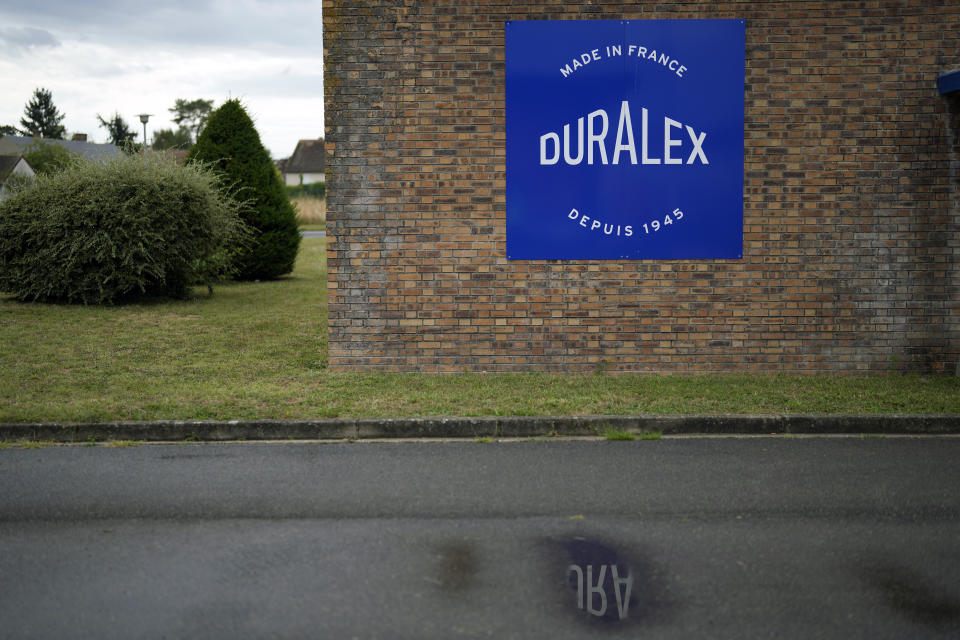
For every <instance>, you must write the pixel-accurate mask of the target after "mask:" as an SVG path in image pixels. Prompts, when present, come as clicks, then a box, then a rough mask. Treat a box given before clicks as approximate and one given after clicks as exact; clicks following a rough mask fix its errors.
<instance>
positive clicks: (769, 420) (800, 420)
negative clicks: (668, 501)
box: [0, 414, 960, 442]
mask: <svg viewBox="0 0 960 640" xmlns="http://www.w3.org/2000/svg"><path fill="white" fill-rule="evenodd" d="M606 429H614V430H617V431H626V432H629V433H634V434H641V433H650V432H660V433H662V434H663V435H694V434H704V435H758V434H860V433H865V434H906V435H909V434H918V435H919V434H925V435H936V434H960V414H947V415H902V414H875V415H819V416H818V415H691V416H678V415H671V416H508V417H475V418H329V419H318V420H151V421H128V422H98V423H79V422H66V423H57V422H45V423H24V424H17V423H6V424H3V423H0V441H17V440H28V441H41V442H93V441H96V442H103V441H109V440H138V441H146V442H151V441H153V442H160V441H167V442H169V441H184V440H187V441H189V440H196V441H204V442H219V441H227V440H365V439H372V438H378V439H383V438H482V437H487V438H497V437H501V438H523V437H543V436H596V435H603V433H604V431H605V430H606Z"/></svg>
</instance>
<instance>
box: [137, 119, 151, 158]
mask: <svg viewBox="0 0 960 640" xmlns="http://www.w3.org/2000/svg"><path fill="white" fill-rule="evenodd" d="M152 115H153V114H152V113H141V114H140V115H139V116H137V117H138V118H140V122H142V123H143V150H144V151H146V150H147V120H149V119H150V116H152Z"/></svg>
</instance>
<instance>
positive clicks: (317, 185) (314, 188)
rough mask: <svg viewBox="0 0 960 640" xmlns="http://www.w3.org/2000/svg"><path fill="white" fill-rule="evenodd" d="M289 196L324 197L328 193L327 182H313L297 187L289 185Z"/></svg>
mask: <svg viewBox="0 0 960 640" xmlns="http://www.w3.org/2000/svg"><path fill="white" fill-rule="evenodd" d="M286 189H287V197H290V198H323V197H324V196H325V195H326V194H327V184H326V183H325V182H311V183H310V184H301V185H297V186H295V187H291V186H287V187H286Z"/></svg>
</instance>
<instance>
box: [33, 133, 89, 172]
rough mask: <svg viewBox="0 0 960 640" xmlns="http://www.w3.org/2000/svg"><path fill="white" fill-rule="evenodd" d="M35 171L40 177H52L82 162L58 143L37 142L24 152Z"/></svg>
mask: <svg viewBox="0 0 960 640" xmlns="http://www.w3.org/2000/svg"><path fill="white" fill-rule="evenodd" d="M23 157H24V158H26V159H27V162H29V163H30V166H31V167H33V170H34V171H36V172H37V173H38V174H39V175H51V174H54V173H57V172H59V171H63V170H64V169H66V168H67V167H69V166H71V165H73V164H74V163H76V162H79V161H80V160H81V156H79V155H78V154H75V153H71V152H70V151H68V150H67V149H66V148H65V147H62V146H60V145H59V144H57V143H56V142H45V141H43V140H35V141H34V142H33V143H31V144H30V145H28V146H27V147H26V148H25V149H24V150H23Z"/></svg>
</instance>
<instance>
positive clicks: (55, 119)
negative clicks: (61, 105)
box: [20, 88, 67, 140]
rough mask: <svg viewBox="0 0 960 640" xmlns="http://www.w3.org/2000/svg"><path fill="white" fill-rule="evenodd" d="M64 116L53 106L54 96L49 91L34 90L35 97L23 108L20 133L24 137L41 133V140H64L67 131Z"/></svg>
mask: <svg viewBox="0 0 960 640" xmlns="http://www.w3.org/2000/svg"><path fill="white" fill-rule="evenodd" d="M64 117H66V116H64V115H63V114H62V113H60V111H59V110H58V109H57V107H56V105H54V104H53V94H52V93H51V92H50V91H49V90H47V89H42V88H38V89H34V90H33V97H32V98H30V100H29V101H28V102H27V104H26V106H24V108H23V117H22V118H20V127H21V129H20V131H21V132H22V133H23V135H26V136H29V135H33V133H34V132H36V133H39V134H40V137H41V138H53V139H55V140H63V136H64V135H65V134H66V132H67V130H66V129H65V128H64V126H63V125H62V124H60V123H61V122H63V119H64Z"/></svg>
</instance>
